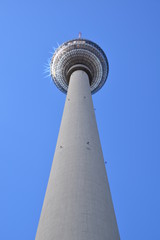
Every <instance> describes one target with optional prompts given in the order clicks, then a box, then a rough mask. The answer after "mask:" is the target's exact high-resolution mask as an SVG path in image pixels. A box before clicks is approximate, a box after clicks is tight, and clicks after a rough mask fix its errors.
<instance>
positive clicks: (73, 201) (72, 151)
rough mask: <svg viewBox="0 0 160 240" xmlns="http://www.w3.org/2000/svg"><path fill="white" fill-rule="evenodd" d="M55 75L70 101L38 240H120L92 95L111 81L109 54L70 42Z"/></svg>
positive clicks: (54, 65) (59, 54)
mask: <svg viewBox="0 0 160 240" xmlns="http://www.w3.org/2000/svg"><path fill="white" fill-rule="evenodd" d="M51 76H52V78H53V81H54V82H55V84H56V86H57V87H58V88H59V89H60V90H61V91H62V92H64V93H67V97H66V102H65V107H64V112H63V117H62V122H61V126H60V131H59V136H58V141H57V146H56V150H55V155H54V159H53V164H52V168H51V172H50V177H49V181H48V186H47V190H46V194H45V199H44V203H43V207H42V212H41V216H40V220H39V225H38V229H37V234H36V240H119V239H120V237H119V232H118V227H117V222H116V217H115V213H114V208H113V204H112V198H111V193H110V189H109V184H108V179H107V174H106V170H105V165H104V159H103V153H102V149H101V144H100V139H99V134H98V129H97V124H96V119H95V113H94V108H93V103H92V96H91V94H93V93H95V92H97V91H98V90H99V89H100V88H101V87H102V86H103V85H104V83H105V81H106V79H107V76H108V60H107V58H106V55H105V54H104V52H103V51H102V49H101V48H100V47H99V46H98V45H97V44H95V43H93V42H91V41H89V40H85V39H75V40H71V41H68V42H66V43H64V44H62V45H61V46H60V47H59V48H58V49H57V50H56V52H55V53H54V55H53V58H52V60H51Z"/></svg>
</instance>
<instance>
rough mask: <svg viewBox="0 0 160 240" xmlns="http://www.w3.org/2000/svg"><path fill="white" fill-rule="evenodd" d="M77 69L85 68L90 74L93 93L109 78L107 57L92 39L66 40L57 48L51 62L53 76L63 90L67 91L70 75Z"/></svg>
mask: <svg viewBox="0 0 160 240" xmlns="http://www.w3.org/2000/svg"><path fill="white" fill-rule="evenodd" d="M76 70H83V71H85V72H86V73H87V74H88V77H89V80H90V89H91V93H92V94H93V93H95V92H97V91H98V90H99V89H100V88H101V87H102V86H103V85H104V83H105V81H106V80H107V76H108V71H109V65H108V60H107V57H106V55H105V53H104V52H103V50H102V49H101V48H100V47H99V46H98V45H97V44H96V43H94V42H92V41H89V40H86V39H80V38H79V39H74V40H70V41H68V42H65V43H63V44H62V45H61V46H59V48H57V50H56V51H55V53H54V55H53V57H52V60H51V64H50V71H51V77H52V79H53V81H54V83H55V84H56V86H57V87H58V88H59V89H60V90H61V91H62V92H64V93H66V92H67V89H68V84H69V80H70V76H71V74H72V73H73V72H74V71H76Z"/></svg>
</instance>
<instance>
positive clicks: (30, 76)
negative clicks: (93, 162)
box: [0, 0, 160, 240]
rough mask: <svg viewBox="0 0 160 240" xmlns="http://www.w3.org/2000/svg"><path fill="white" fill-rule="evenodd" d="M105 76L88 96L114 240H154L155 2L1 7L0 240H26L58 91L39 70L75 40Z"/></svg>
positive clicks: (41, 188) (158, 218)
mask: <svg viewBox="0 0 160 240" xmlns="http://www.w3.org/2000/svg"><path fill="white" fill-rule="evenodd" d="M79 31H81V32H82V34H83V37H84V38H87V39H90V40H92V41H94V42H96V43H97V44H99V45H100V46H101V47H102V49H103V50H104V51H105V53H106V54H107V57H108V60H109V65H110V72H109V77H108V80H107V82H106V84H105V86H104V87H103V88H102V90H101V91H99V92H98V93H97V94H95V95H94V96H93V101H94V106H95V108H96V117H97V123H98V127H99V133H100V138H101V143H102V148H103V153H104V158H105V161H107V165H106V168H107V173H108V178H109V183H110V188H111V193H112V197H113V202H114V207H115V212H116V216H117V222H118V226H119V231H120V235H121V239H122V240H135V239H136V240H142V239H145V240H151V239H154V240H159V239H160V231H159V224H160V125H159V124H160V67H159V66H160V1H159V0H150V1H149V0H134V1H133V0H128V1H127V0H126V1H124V0H122V1H119V0H115V1H113V0H99V1H96V0H93V1H91V0H88V1H87V0H81V1H75V0H68V1H65V0H61V1H58V0H57V1H54V0H52V1H51V0H46V1H38V0H35V1H33V0H32V1H31V0H28V1H20V0H19V1H18V0H14V1H13V0H12V1H11V0H1V1H0V239H3V240H11V239H12V240H29V239H34V238H35V234H36V230H37V225H38V221H39V216H40V212H41V207H42V203H43V199H44V194H45V189H46V186H47V181H48V177H49V172H50V168H51V163H52V159H53V154H54V150H55V146H56V141H57V136H58V131H59V126H60V121H61V117H62V112H63V107H64V102H65V95H64V94H63V93H61V92H60V91H59V90H58V89H57V88H56V87H55V85H54V84H53V83H52V81H51V79H50V78H45V74H44V69H45V67H44V65H45V64H46V63H47V60H48V58H49V57H50V56H51V53H50V52H53V47H57V44H58V43H59V44H62V43H63V42H64V41H67V40H70V39H72V38H75V37H77V36H78V32H79Z"/></svg>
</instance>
